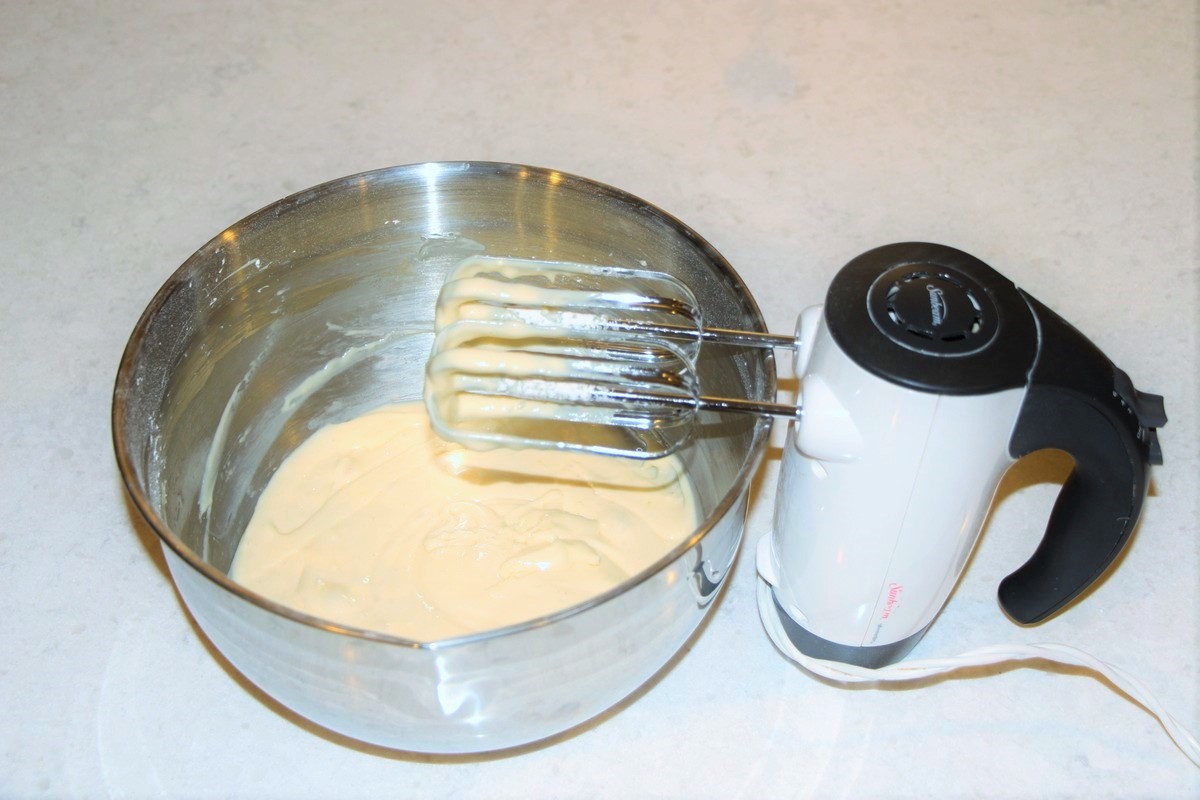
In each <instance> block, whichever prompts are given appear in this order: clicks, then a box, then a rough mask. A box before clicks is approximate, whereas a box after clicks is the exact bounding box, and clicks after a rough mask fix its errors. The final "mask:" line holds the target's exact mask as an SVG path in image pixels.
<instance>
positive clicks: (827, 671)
mask: <svg viewBox="0 0 1200 800" xmlns="http://www.w3.org/2000/svg"><path fill="white" fill-rule="evenodd" d="M758 613H759V616H760V617H761V618H762V621H763V627H764V628H766V630H767V635H768V636H770V637H771V641H772V642H774V643H775V646H776V647H777V648H779V650H780V651H781V652H782V653H783V654H784V655H785V656H787V657H788V658H790V659H791V660H792V661H795V662H796V663H798V664H799V665H800V666H802V667H804V668H805V669H807V670H808V671H810V672H812V673H814V674H816V675H820V676H822V677H824V678H829V679H830V680H834V681H839V682H841V683H870V682H876V681H913V680H918V679H920V678H928V677H930V676H932V675H941V674H942V673H945V672H953V671H954V670H959V669H964V668H966V667H980V666H986V665H988V664H1001V663H1004V662H1008V661H1026V660H1030V659H1043V660H1046V661H1053V662H1056V663H1059V664H1068V665H1070V666H1075V667H1083V668H1085V669H1089V670H1092V671H1093V672H1096V673H1098V674H1100V675H1103V676H1104V677H1105V678H1107V679H1108V680H1110V681H1112V683H1113V685H1114V686H1116V687H1117V688H1118V689H1120V690H1121V691H1122V692H1124V693H1125V694H1127V695H1129V696H1130V697H1132V698H1133V699H1134V700H1136V701H1137V702H1138V703H1140V704H1141V705H1142V706H1143V707H1144V708H1145V709H1146V710H1147V711H1149V712H1150V713H1151V714H1153V715H1154V716H1155V717H1157V718H1158V721H1159V722H1160V723H1161V724H1162V726H1163V729H1164V730H1165V731H1166V732H1167V735H1168V736H1170V737H1171V740H1172V741H1173V742H1175V745H1176V746H1177V747H1178V748H1179V749H1180V750H1182V751H1183V754H1184V755H1186V756H1187V757H1188V758H1190V759H1191V760H1192V763H1194V764H1195V765H1196V766H1198V767H1200V742H1198V741H1197V740H1196V737H1195V736H1194V735H1193V734H1192V733H1191V732H1190V731H1189V730H1188V729H1187V728H1185V727H1184V726H1183V725H1182V724H1180V722H1179V721H1178V720H1177V719H1175V717H1173V716H1171V714H1170V713H1168V712H1167V710H1166V709H1165V708H1163V705H1162V703H1160V702H1159V701H1158V699H1157V698H1156V697H1155V696H1154V695H1153V694H1151V693H1150V691H1149V690H1148V689H1147V688H1146V687H1145V686H1144V685H1142V682H1141V681H1139V680H1138V679H1137V678H1135V677H1133V676H1132V675H1130V674H1129V673H1128V672H1126V671H1125V670H1123V669H1121V668H1119V667H1115V666H1113V665H1112V664H1109V663H1108V662H1106V661H1101V660H1100V659H1098V658H1096V657H1095V656H1092V655H1089V654H1088V653H1085V652H1083V651H1082V650H1079V649H1077V648H1074V647H1070V646H1068V645H1065V644H1056V643H1053V642H1046V643H1041V644H1012V645H991V646H988V647H980V648H977V649H975V650H970V651H968V652H966V653H962V654H960V655H957V656H951V657H949V658H925V659H917V660H913V661H904V662H900V663H898V664H892V665H891V666H887V667H881V668H879V669H869V668H867V667H858V666H855V665H853V664H842V663H839V662H837V661H826V660H824V659H820V658H812V657H811V656H806V655H805V654H804V653H801V652H800V651H799V650H798V649H796V646H795V645H794V644H792V642H791V640H790V639H789V638H788V637H787V634H786V633H785V632H784V630H783V624H782V622H781V621H780V619H779V615H778V613H777V612H776V610H775V598H774V597H773V595H772V593H771V587H770V585H769V584H768V583H767V582H766V581H765V580H763V579H762V577H761V576H759V579H758Z"/></svg>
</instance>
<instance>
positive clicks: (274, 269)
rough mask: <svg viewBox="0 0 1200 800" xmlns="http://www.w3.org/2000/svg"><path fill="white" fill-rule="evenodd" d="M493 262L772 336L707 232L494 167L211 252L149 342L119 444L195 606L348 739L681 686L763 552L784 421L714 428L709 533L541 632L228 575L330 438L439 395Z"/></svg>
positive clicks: (329, 208) (264, 225) (474, 740)
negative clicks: (334, 427)
mask: <svg viewBox="0 0 1200 800" xmlns="http://www.w3.org/2000/svg"><path fill="white" fill-rule="evenodd" d="M475 252H485V253H488V254H491V255H502V256H512V257H519V258H543V259H559V260H569V261H582V262H590V263H603V264H614V265H618V266H628V267H640V266H642V265H643V264H648V265H651V266H652V268H654V269H658V270H663V271H666V272H670V273H672V274H674V275H676V276H678V277H680V278H682V279H683V280H684V281H685V282H686V283H687V284H688V285H689V286H691V287H692V289H693V290H694V291H695V292H696V294H697V296H698V298H699V300H700V303H701V307H702V308H703V311H704V314H705V318H706V321H709V322H711V323H712V324H714V325H720V326H724V327H729V328H744V329H749V330H763V329H764V328H763V323H762V319H761V317H760V315H759V312H758V309H757V307H756V306H755V304H754V301H753V300H752V299H751V297H750V294H749V293H748V292H747V290H746V288H745V286H744V285H743V284H742V282H741V281H740V280H739V278H738V276H737V275H736V274H735V273H734V271H733V270H732V269H731V268H730V266H729V265H728V264H727V263H726V262H725V260H724V259H723V258H722V257H721V256H720V255H719V254H718V253H717V252H716V251H715V250H713V248H712V247H711V246H709V245H708V244H707V243H706V242H705V241H704V240H703V239H701V238H700V237H699V236H697V235H696V234H695V233H694V232H692V231H691V230H690V229H688V228H687V227H686V226H684V225H683V224H682V223H680V222H679V221H678V220H676V219H674V218H673V217H671V216H669V215H667V214H665V213H664V212H662V211H660V210H659V209H657V208H655V207H654V206H652V205H650V204H648V203H646V202H644V201H642V200H639V199H637V198H636V197H632V196H630V195H628V194H625V193H624V192H621V191H618V190H616V189H613V188H611V187H608V186H603V185H600V184H597V183H594V182H591V181H588V180H585V179H582V178H577V177H573V176H570V175H565V174H563V173H559V172H553V171H548V170H542V169H534V168H529V167H521V166H514V165H509V164H492V163H434V164H419V165H412V166H403V167H396V168H392V169H384V170H379V171H376V172H369V173H365V174H362V175H355V176H351V177H348V178H343V179H340V180H336V181H332V182H330V183H326V184H323V185H321V186H317V187H315V188H313V189H309V190H307V191H303V192H300V193H298V194H295V195H293V196H291V197H289V198H287V199H284V200H281V201H279V202H277V203H275V204H273V205H270V206H268V207H267V208H264V209H263V210H261V211H259V212H257V213H255V214H252V215H251V216H249V217H247V218H246V219H244V220H242V221H241V222H239V223H237V224H235V225H234V226H232V227H231V228H229V229H228V230H226V231H224V232H223V233H221V234H220V235H218V236H217V237H216V238H214V239H213V240H212V241H210V242H209V243H208V244H206V245H205V246H204V247H202V248H200V250H198V251H197V252H196V254H195V255H193V256H192V257H191V258H189V259H188V260H187V261H186V262H185V263H184V264H183V266H181V267H180V268H179V269H178V271H176V272H175V274H174V275H172V276H171V278H170V279H169V280H168V281H167V283H166V284H165V285H164V286H163V287H162V289H161V290H160V291H159V292H158V294H157V295H156V296H155V297H154V299H153V300H152V301H151V303H150V305H149V307H148V308H147V309H146V311H145V313H144V314H143V315H142V318H141V319H140V320H139V321H138V323H137V326H136V327H135V328H134V331H133V335H132V337H131V338H130V340H129V344H128V347H127V348H126V350H125V354H124V357H123V358H122V360H121V365H120V369H119V372H118V375H117V382H116V390H115V394H114V400H113V436H114V442H115V446H116V453H117V460H118V463H119V465H120V469H121V473H122V475H123V477H124V479H125V482H126V485H127V487H128V489H129V493H130V495H131V496H132V498H133V501H134V503H135V504H136V505H137V508H138V509H139V510H140V512H141V513H142V514H143V515H144V516H145V518H146V520H147V521H148V522H149V524H150V525H151V526H152V527H153V528H154V530H155V531H156V532H157V533H158V535H159V537H160V538H161V540H162V544H163V550H164V552H165V553H166V560H167V564H168V565H169V567H170V570H171V574H172V576H173V577H174V579H175V582H176V585H177V586H178V589H179V593H180V595H181V596H182V598H183V600H184V602H185V603H186V605H187V607H188V609H189V610H190V612H191V614H192V615H193V616H194V618H195V620H196V622H197V623H198V624H199V626H200V628H201V629H202V630H203V631H204V632H205V634H206V635H207V636H208V637H209V638H210V639H211V640H212V642H213V644H214V645H215V646H216V647H217V648H218V649H219V650H220V651H221V653H223V654H224V655H225V656H226V657H227V658H228V659H229V661H230V662H232V663H233V664H234V665H235V666H236V667H237V669H238V670H240V671H241V672H242V673H244V674H245V675H246V677H248V678H249V679H250V680H251V681H253V682H254V683H255V684H256V685H258V686H259V687H260V688H261V689H262V690H263V691H265V692H266V693H267V694H269V695H271V696H272V697H274V698H275V699H277V700H278V701H279V702H281V703H282V704H284V705H285V706H287V707H289V708H291V709H293V710H295V711H296V712H298V713H299V714H301V715H303V716H305V717H307V718H309V719H311V720H313V721H315V722H317V723H319V724H320V725H323V726H325V727H327V728H330V729H332V730H334V731H337V732H339V733H342V734H345V735H347V736H350V737H353V738H355V739H359V740H362V741H365V742H370V743H373V744H378V745H382V746H385V747H391V748H399V749H404V750H412V751H421V752H434V753H467V752H477V751H484V750H496V749H501V748H506V747H511V746H514V745H519V744H523V743H527V742H531V741H535V740H538V739H541V738H544V737H547V736H550V735H553V734H555V733H558V732H560V731H563V730H566V729H568V728H570V727H572V726H574V725H577V724H579V723H581V722H583V721H585V720H587V719H589V718H591V717H593V716H594V715H596V714H598V713H600V712H601V711H603V710H605V709H606V708H608V707H610V706H612V705H613V704H615V703H617V702H618V701H620V700H621V699H622V698H623V697H625V696H626V695H628V694H629V693H630V692H632V691H633V690H634V689H636V688H637V687H638V686H639V685H640V684H642V683H643V682H644V681H646V680H647V679H648V678H650V677H651V676H652V675H653V674H654V673H655V672H656V671H657V670H659V669H660V668H661V667H662V666H663V665H664V664H665V663H666V662H667V661H668V660H669V659H670V658H671V656H672V655H673V654H674V653H675V652H676V651H677V650H678V649H679V648H680V647H681V646H682V645H683V644H684V642H685V641H686V640H687V638H688V637H689V636H690V635H691V634H692V632H693V631H694V630H695V629H696V626H697V625H698V624H699V623H700V621H701V620H702V619H703V617H704V616H705V614H706V613H707V611H708V609H709V607H710V604H711V601H712V599H713V597H714V596H715V594H716V592H717V591H718V590H719V588H720V585H721V583H722V581H723V579H724V577H725V575H726V574H727V573H728V571H729V568H730V566H731V564H732V561H733V559H734V556H735V554H736V552H737V548H738V543H739V541H740V538H741V533H742V526H743V520H744V513H745V506H746V496H747V489H748V485H749V482H750V477H751V474H752V472H753V471H754V469H755V466H756V465H757V463H758V460H759V458H760V456H761V454H762V452H763V450H764V448H765V444H766V432H767V425H768V423H767V422H765V421H756V420H754V419H748V418H744V417H734V416H732V415H727V416H724V417H722V416H712V415H705V416H703V417H702V418H701V420H700V428H699V430H698V431H697V435H696V436H695V437H694V440H693V442H692V444H691V445H690V446H689V447H688V448H687V449H686V450H685V451H683V452H682V453H681V457H682V458H683V459H684V462H685V464H686V466H687V468H688V471H689V474H690V476H691V479H692V480H693V481H694V482H695V484H696V487H697V492H696V496H697V497H698V498H700V500H699V502H700V503H701V505H702V508H701V512H702V518H703V520H704V522H703V524H702V525H701V526H700V527H699V528H698V529H697V530H696V531H695V533H694V535H693V536H692V537H691V538H689V539H688V540H687V541H686V542H684V543H682V544H680V545H679V546H678V547H676V548H675V549H674V550H672V551H671V552H670V553H667V554H665V555H664V556H663V558H662V559H661V560H660V561H658V562H657V563H656V564H654V565H653V566H652V567H650V568H649V569H647V570H646V571H644V572H643V573H641V574H640V575H637V576H635V577H634V578H632V579H631V580H628V581H626V582H625V583H624V584H622V585H621V586H618V587H617V588H615V589H614V590H612V591H610V592H607V593H605V594H604V595H602V596H600V597H597V598H595V599H593V600H590V601H588V602H586V603H583V604H580V605H578V606H575V607H572V608H568V609H566V610H564V611H562V612H560V613H557V614H554V615H551V616H548V617H544V618H542V619H537V620H533V621H531V622H528V623H524V624H520V625H514V626H510V627H508V628H503V629H499V630H493V631H487V632H484V633H479V634H476V635H472V636H464V637H460V638H456V639H450V640H445V641H437V642H415V641H409V640H406V639H402V638H397V637H394V636H388V635H384V634H380V633H375V632H371V631H364V630H356V629H351V628H347V627H345V626H343V625H338V624H335V623H332V622H329V621H326V620H321V619H317V618H314V617H311V616H308V615H305V614H302V613H299V612H296V611H293V610H290V609H288V608H285V607H283V606H281V605H279V604H277V603H274V602H272V601H270V600H268V599H266V598H264V597H261V596H259V595H257V594H255V593H254V592H251V591H249V590H247V589H245V588H243V587H241V586H239V585H238V584H236V583H234V582H233V581H231V580H230V579H229V578H228V576H227V574H226V573H227V572H228V570H229V565H230V562H231V561H232V559H233V555H234V552H235V550H236V549H237V545H238V541H239V539H240V537H241V535H242V531H243V530H244V528H245V525H246V522H247V521H248V519H249V517H250V515H251V513H252V511H253V509H254V505H255V502H256V500H257V498H258V496H259V494H260V493H261V491H262V489H263V487H264V485H265V484H266V482H267V480H268V478H269V477H270V476H271V474H272V472H273V471H274V470H275V469H276V467H278V465H279V463H280V462H281V461H282V460H283V459H284V458H286V457H287V455H288V454H289V453H291V452H292V451H293V450H294V449H295V448H296V447H297V445H299V444H300V443H301V442H302V441H304V439H305V438H306V437H307V436H308V435H309V434H310V433H312V432H313V431H314V430H315V429H317V428H319V427H320V426H322V425H325V424H327V423H332V422H340V421H343V420H346V419H349V418H351V417H354V416H356V415H358V414H360V413H362V412H365V411H367V410H369V409H371V408H374V407H376V406H379V405H382V404H385V403H394V402H400V401H405V400H415V399H418V398H419V397H420V396H421V388H422V380H423V369H424V362H425V358H426V355H427V354H428V351H429V347H430V344H431V341H432V334H431V333H430V330H431V320H432V315H433V306H434V300H435V298H436V296H437V292H438V289H439V287H440V285H441V283H442V280H443V276H444V275H445V273H446V272H447V271H448V270H449V268H450V267H451V266H453V264H455V263H456V262H457V261H459V260H461V258H463V257H464V256H466V255H469V254H471V253H475ZM699 368H700V376H701V380H702V381H703V383H704V385H705V387H706V388H707V389H710V390H711V391H712V393H714V394H727V395H731V396H738V397H748V398H754V399H762V400H767V399H770V398H771V397H772V395H773V393H774V386H775V373H774V363H773V361H772V360H771V356H770V355H769V354H767V353H763V352H761V351H720V350H711V351H709V352H708V353H707V355H706V357H705V358H704V360H703V361H702V363H701V364H700V367H699Z"/></svg>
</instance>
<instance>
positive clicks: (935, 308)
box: [925, 283, 946, 328]
mask: <svg viewBox="0 0 1200 800" xmlns="http://www.w3.org/2000/svg"><path fill="white" fill-rule="evenodd" d="M925 291H927V292H929V317H930V320H931V321H932V323H933V326H934V327H935V328H936V327H937V326H938V325H941V324H942V320H944V319H945V318H946V296H945V294H943V292H942V290H941V289H939V288H938V287H936V286H934V285H933V284H932V283H927V284H925Z"/></svg>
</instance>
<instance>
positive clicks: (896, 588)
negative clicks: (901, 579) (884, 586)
mask: <svg viewBox="0 0 1200 800" xmlns="http://www.w3.org/2000/svg"><path fill="white" fill-rule="evenodd" d="M903 592H904V587H903V586H902V585H900V584H898V583H893V584H892V585H891V586H889V587H888V593H887V601H886V602H885V603H884V604H883V615H882V616H881V617H880V619H887V618H888V617H890V616H891V615H892V612H893V611H895V610H896V606H898V605H900V595H901V594H902V593H903Z"/></svg>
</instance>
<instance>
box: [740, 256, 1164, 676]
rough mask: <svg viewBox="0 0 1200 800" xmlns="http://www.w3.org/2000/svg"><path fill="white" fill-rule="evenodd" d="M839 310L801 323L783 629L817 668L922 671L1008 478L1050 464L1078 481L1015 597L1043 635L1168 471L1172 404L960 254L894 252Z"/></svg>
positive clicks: (779, 595)
mask: <svg viewBox="0 0 1200 800" xmlns="http://www.w3.org/2000/svg"><path fill="white" fill-rule="evenodd" d="M825 298H826V299H825V304H824V306H818V307H814V308H810V309H808V310H806V311H805V312H804V313H803V314H801V315H800V323H799V326H798V327H799V336H798V340H799V342H800V346H799V348H798V350H797V356H796V373H797V375H799V376H800V378H801V392H802V394H803V398H802V403H801V406H802V407H803V412H802V416H801V418H800V419H799V420H798V421H797V422H794V423H793V424H792V428H791V429H790V430H789V432H788V442H787V445H786V447H785V451H784V456H783V464H782V473H781V476H780V483H779V493H778V498H777V505H776V516H775V530H774V532H773V533H772V535H771V536H770V537H764V539H763V540H762V542H760V544H759V550H758V556H759V557H758V570H759V573H760V575H761V576H762V578H763V580H765V581H766V582H767V583H768V584H770V586H771V594H770V596H771V598H772V603H771V605H769V606H764V607H763V613H764V614H772V615H773V617H774V618H773V619H770V620H768V624H769V625H770V626H771V629H772V630H777V631H778V632H780V633H782V634H783V635H784V636H786V637H787V639H788V640H789V641H790V642H791V644H792V645H794V646H795V648H796V649H797V650H799V651H800V652H801V653H803V654H805V655H806V656H809V657H815V658H821V659H826V660H832V661H840V662H844V663H849V664H856V665H858V666H862V667H880V666H884V665H886V664H891V663H893V662H895V661H899V660H900V659H902V658H904V656H905V655H907V654H908V651H909V650H910V649H912V647H913V646H914V645H915V644H916V643H917V642H918V641H919V640H920V638H921V636H922V635H923V634H924V632H925V630H926V628H928V627H929V625H930V624H931V623H932V622H933V619H934V617H936V616H937V613H938V610H939V609H940V608H941V607H942V605H943V604H944V603H945V602H946V599H947V598H948V597H949V596H950V593H951V591H953V589H954V585H955V583H956V582H957V580H958V577H959V575H960V574H961V572H962V569H963V567H964V565H965V564H966V562H967V558H968V556H970V554H971V549H972V548H973V547H974V545H975V541H976V539H977V538H978V536H979V532H980V528H981V527H982V525H983V521H984V518H985V516H986V514H987V510H988V506H989V505H990V504H991V500H992V497H993V495H994V494H995V491H996V487H997V485H998V484H999V482H1000V478H1001V476H1002V475H1003V474H1004V471H1005V469H1007V468H1008V466H1009V465H1010V464H1012V462H1013V461H1014V460H1015V459H1017V458H1020V457H1022V456H1024V455H1026V454H1028V453H1031V452H1034V451H1036V450H1041V449H1044V448H1056V449H1059V450H1063V451H1065V452H1067V453H1069V454H1070V455H1071V456H1072V457H1073V458H1074V460H1075V465H1074V468H1073V469H1072V471H1071V474H1070V476H1068V478H1067V480H1066V481H1065V482H1064V483H1063V487H1062V489H1061V491H1060V492H1059V496H1058V500H1057V501H1055V504H1054V509H1053V510H1052V511H1051V513H1050V516H1049V519H1048V521H1047V524H1046V531H1045V533H1044V535H1043V536H1042V540H1041V542H1040V543H1039V545H1038V547H1037V549H1036V550H1035V551H1034V553H1033V554H1032V555H1031V556H1030V557H1029V559H1028V560H1027V561H1026V562H1025V563H1024V564H1022V565H1021V566H1020V567H1018V568H1017V569H1016V570H1015V571H1013V572H1012V573H1011V574H1009V575H1008V576H1007V577H1005V578H1004V579H1003V580H1002V581H1000V584H999V586H998V589H997V599H998V600H999V601H1000V605H1001V606H1002V607H1003V608H1004V611H1005V612H1006V613H1007V614H1008V615H1009V616H1010V617H1011V618H1012V619H1013V621H1014V622H1017V623H1019V624H1022V625H1032V624H1037V623H1039V622H1041V621H1042V620H1044V619H1046V618H1048V617H1049V616H1051V615H1052V614H1056V613H1058V611H1060V610H1061V609H1063V608H1064V607H1066V606H1067V604H1069V603H1071V602H1072V601H1073V600H1074V599H1075V598H1077V597H1079V595H1080V594H1081V593H1082V592H1083V591H1084V590H1085V589H1086V588H1087V587H1088V586H1090V585H1091V584H1092V583H1094V582H1095V581H1096V580H1098V579H1099V578H1100V576H1102V575H1103V574H1104V571H1105V570H1106V569H1108V567H1109V566H1110V565H1111V564H1112V563H1113V560H1114V559H1115V558H1116V556H1117V555H1118V554H1119V553H1120V552H1121V549H1122V548H1123V547H1124V546H1125V545H1126V543H1127V542H1128V541H1129V538H1130V536H1131V534H1132V531H1133V526H1134V524H1135V522H1136V520H1137V517H1138V513H1139V511H1140V509H1141V505H1142V500H1143V498H1144V497H1145V494H1146V486H1147V480H1148V470H1149V466H1150V465H1151V464H1161V463H1162V450H1161V448H1160V446H1159V443H1158V434H1157V429H1158V428H1159V427H1161V426H1162V425H1165V424H1166V421H1167V417H1166V412H1165V410H1164V408H1163V400H1162V397H1160V396H1158V395H1154V394H1149V393H1147V392H1141V391H1138V389H1137V388H1136V387H1135V386H1134V385H1133V382H1132V381H1131V380H1130V378H1129V376H1128V375H1127V374H1126V373H1125V372H1123V371H1122V370H1120V369H1118V368H1117V367H1116V365H1115V364H1113V363H1112V361H1110V360H1109V359H1108V357H1107V356H1105V355H1104V354H1103V353H1102V352H1100V350H1099V349H1098V348H1097V347H1096V346H1095V345H1094V344H1092V343H1091V342H1090V341H1088V339H1087V338H1086V337H1085V336H1084V335H1083V334H1081V333H1080V332H1079V331H1077V330H1076V329H1075V328H1073V327H1071V325H1070V324H1069V323H1067V322H1066V321H1065V320H1063V319H1062V318H1061V317H1059V316H1058V315H1057V314H1055V313H1054V312H1053V311H1051V310H1050V309H1049V308H1047V307H1046V306H1044V305H1042V304H1041V303H1040V302H1038V300H1037V299H1035V298H1034V297H1032V296H1030V295H1029V294H1027V293H1026V292H1024V291H1022V290H1021V289H1020V288H1019V287H1017V285H1016V284H1014V283H1013V282H1012V281H1010V280H1009V279H1007V278H1005V277H1004V276H1003V275H1001V274H1000V273H998V272H997V271H996V270H994V269H992V268H991V267H990V266H988V265H987V264H985V263H984V262H982V261H980V260H979V259H977V258H975V257H974V256H972V255H970V254H968V253H964V252H962V251H961V250H955V249H954V248H952V247H946V246H944V245H938V244H931V243H928V242H901V243H897V244H892V245H885V246H883V247H878V248H875V249H874V250H871V251H869V252H867V253H863V254H862V255H860V256H858V257H856V258H854V259H853V260H851V261H850V262H849V263H847V264H846V266H844V267H843V268H842V269H841V270H840V271H839V272H838V274H837V275H836V276H835V277H834V280H833V281H832V282H831V283H830V286H829V290H828V292H827V293H826V296H825ZM776 621H778V623H779V624H778V626H776V625H775V623H776Z"/></svg>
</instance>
